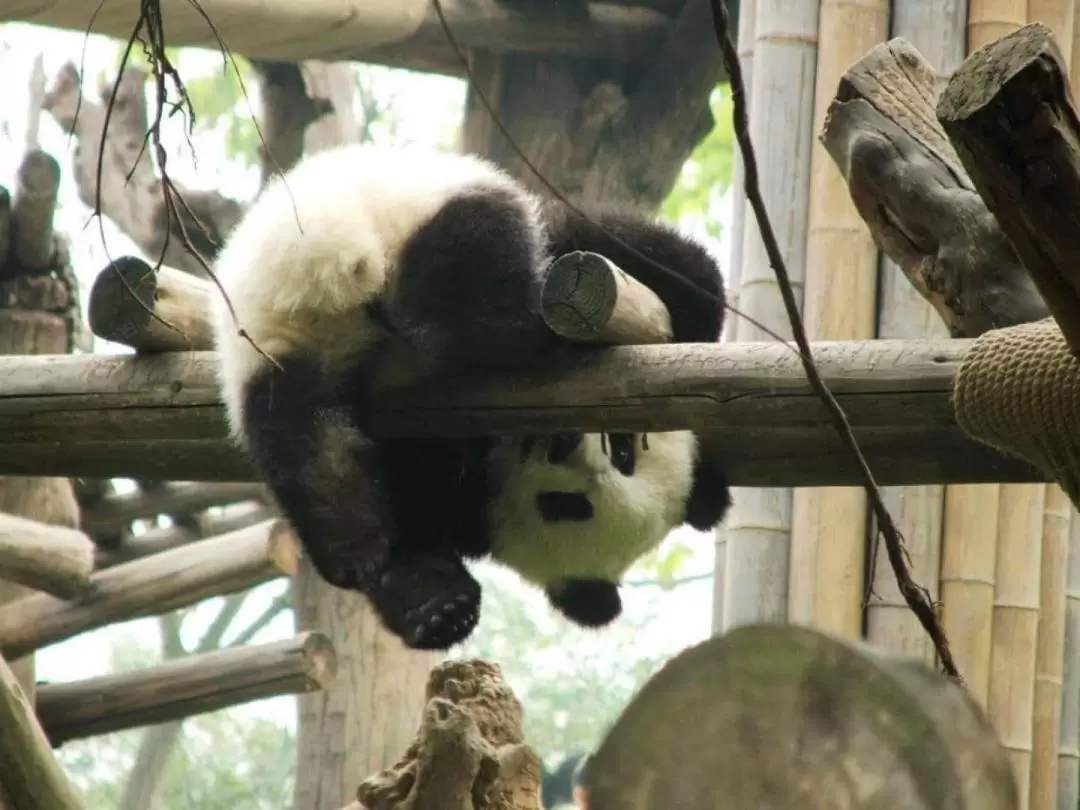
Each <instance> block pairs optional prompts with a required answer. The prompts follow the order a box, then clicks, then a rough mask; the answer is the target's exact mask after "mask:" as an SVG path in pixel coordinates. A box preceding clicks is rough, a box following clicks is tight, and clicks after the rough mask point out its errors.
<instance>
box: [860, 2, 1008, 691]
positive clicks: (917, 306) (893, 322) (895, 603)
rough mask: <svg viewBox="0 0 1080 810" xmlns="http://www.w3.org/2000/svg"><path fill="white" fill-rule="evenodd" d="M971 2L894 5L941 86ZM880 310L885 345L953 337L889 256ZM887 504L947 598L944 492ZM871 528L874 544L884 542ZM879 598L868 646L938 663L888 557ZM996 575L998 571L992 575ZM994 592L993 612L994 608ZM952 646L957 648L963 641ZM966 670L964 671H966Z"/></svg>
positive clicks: (936, 589)
mask: <svg viewBox="0 0 1080 810" xmlns="http://www.w3.org/2000/svg"><path fill="white" fill-rule="evenodd" d="M966 24H967V3H966V2H965V0H959V2H949V3H945V2H942V3H927V2H924V0H893V10H892V30H891V32H890V36H892V37H903V38H904V39H906V40H908V41H909V42H910V43H911V44H912V45H914V46H915V48H917V49H918V50H919V52H920V53H922V55H923V57H925V59H926V60H927V62H929V63H930V65H931V66H932V67H933V68H934V69H935V70H936V71H938V73H939V78H938V84H939V85H940V84H943V81H944V76H945V75H947V74H948V73H950V72H952V70H954V69H955V68H956V66H957V65H959V64H960V62H961V61H963V59H964V40H965V37H966V30H965V26H966ZM878 288H879V290H880V292H879V296H878V297H879V300H880V302H881V303H880V306H879V310H878V328H877V337H879V338H902V339H919V338H945V337H948V329H947V328H946V327H945V324H944V322H943V321H942V320H941V318H940V317H939V316H938V314H937V312H936V311H935V310H934V308H933V306H932V305H931V304H930V303H929V302H928V301H927V300H926V299H925V298H924V297H923V296H922V295H920V294H919V291H918V290H917V289H915V287H913V286H912V285H911V282H909V281H908V279H907V278H906V276H905V275H904V272H903V270H901V268H900V267H899V265H897V264H896V262H894V261H893V260H892V259H890V258H889V257H888V256H886V255H884V254H883V255H882V256H881V263H880V268H879V271H878ZM882 497H883V498H884V500H885V505H886V506H887V507H888V509H889V512H890V514H892V515H893V516H894V518H895V519H896V520H897V521H898V523H899V525H900V528H901V530H902V531H903V532H904V538H905V540H906V541H907V551H908V554H909V555H910V560H911V569H912V576H913V577H914V579H915V581H916V582H918V583H919V584H920V585H922V586H923V587H924V588H926V589H927V590H928V591H929V592H930V596H931V598H932V599H937V598H938V597H939V595H940V592H941V553H942V549H941V543H942V528H943V526H942V523H943V519H944V511H945V489H944V487H942V486H936V485H929V486H915V487H886V488H884V489H883V490H882ZM873 531H874V526H872V527H871V535H870V542H871V543H873V542H876V539H875V535H874V533H873ZM868 573H869V576H870V577H872V580H871V582H872V584H873V589H872V595H871V597H870V602H869V604H868V605H867V609H866V635H867V639H868V640H869V641H871V642H872V643H874V644H875V645H878V646H881V647H883V648H885V649H888V650H891V651H894V652H897V653H903V654H905V655H910V656H913V657H917V658H921V659H922V660H924V661H926V662H927V663H931V664H932V663H934V661H935V658H936V655H935V651H934V646H933V644H932V643H931V642H930V639H929V638H928V637H927V635H926V633H925V631H924V630H923V629H922V627H921V625H920V624H919V621H918V619H917V618H916V617H915V615H914V614H913V613H912V612H911V610H910V609H909V608H908V607H907V603H906V602H905V601H904V599H903V596H902V595H901V594H900V590H899V588H898V587H897V585H896V578H895V576H894V575H893V573H892V569H891V567H890V566H889V562H888V558H887V556H886V555H884V554H882V553H880V549H879V553H878V554H877V555H876V558H875V565H874V569H873V570H872V571H870V572H868ZM992 574H993V569H992V567H991V575H992ZM992 598H993V594H992V591H991V590H989V589H987V610H989V609H990V606H991V604H992ZM949 640H950V643H951V644H952V645H953V647H954V652H955V647H956V642H955V640H954V639H953V638H952V637H950V639H949ZM961 669H962V671H963V667H961Z"/></svg>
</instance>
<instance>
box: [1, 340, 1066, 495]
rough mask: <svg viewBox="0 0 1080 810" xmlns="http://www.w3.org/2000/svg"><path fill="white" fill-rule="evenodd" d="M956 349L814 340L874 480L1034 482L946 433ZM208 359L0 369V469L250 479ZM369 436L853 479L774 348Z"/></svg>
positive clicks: (748, 481)
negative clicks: (710, 459) (572, 450)
mask: <svg viewBox="0 0 1080 810" xmlns="http://www.w3.org/2000/svg"><path fill="white" fill-rule="evenodd" d="M967 346H968V344H967V343H966V342H962V341H943V342H932V341H868V342H865V343H859V342H854V341H853V342H846V343H845V342H841V343H818V344H815V346H814V349H813V351H814V357H815V361H816V363H817V365H818V367H819V369H820V370H821V373H822V375H823V377H824V379H825V381H826V383H827V384H828V385H829V387H830V389H831V390H832V391H833V393H834V395H835V396H836V397H837V399H838V401H839V402H840V404H841V406H842V407H843V408H844V410H845V412H846V414H847V416H848V419H849V421H850V422H851V424H852V426H853V429H854V431H855V435H856V437H857V439H858V440H859V441H860V444H861V446H862V448H863V452H864V453H865V454H867V456H868V460H869V463H870V465H871V467H872V469H873V470H874V472H875V474H876V476H877V477H878V480H879V483H881V484H883V485H890V484H909V483H934V482H943V483H944V482H949V481H1043V480H1045V476H1044V475H1043V474H1042V473H1039V472H1036V471H1034V470H1032V469H1031V468H1030V466H1029V465H1028V464H1026V463H1025V462H1022V461H1018V460H1014V459H1009V458H1006V457H1004V456H1002V455H1001V454H1000V453H998V452H997V451H995V450H992V449H990V448H988V447H986V446H984V445H982V444H981V443H979V442H976V441H974V440H972V439H970V438H968V437H967V436H966V435H965V434H964V433H963V432H962V431H960V430H959V428H958V427H957V426H956V423H955V420H954V418H953V412H952V406H951V404H950V397H951V394H952V386H953V377H954V375H955V373H956V370H957V369H958V368H959V365H960V362H961V360H962V359H963V356H964V352H965V351H966V350H967ZM216 363H217V361H216V356H215V355H213V354H212V353H201V352H193V353H169V354H161V355H150V356H116V355H111V356H109V355H96V356H72V357H68V356H59V355H58V356H53V357H47V358H21V357H0V379H3V380H4V386H3V387H2V388H0V475H3V474H12V473H16V472H17V473H20V474H33V475H41V474H64V475H87V476H92V477H108V476H117V477H119V476H128V477H137V478H158V479H168V478H185V479H188V480H193V479H194V480H204V481H213V480H231V481H237V480H252V479H253V473H252V472H251V469H250V467H249V466H248V464H247V462H246V461H245V460H244V457H243V455H242V454H241V453H240V452H239V451H238V450H237V449H236V448H235V447H234V445H233V444H232V443H231V441H230V440H229V438H228V436H227V429H226V426H225V421H224V415H223V413H222V408H221V405H220V399H219V396H218V390H217V384H216V379H215V375H216ZM374 428H375V432H376V433H378V434H379V435H398V436H400V435H416V436H421V435H425V436H430V435H446V436H455V435H456V436H461V435H476V434H477V433H480V434H488V433H490V434H519V435H520V434H522V433H529V432H533V433H544V432H551V431H553V430H634V431H637V430H642V429H649V430H653V431H656V430H678V429H686V428H693V429H695V430H700V431H702V440H703V452H706V453H710V454H716V457H717V458H718V459H722V463H723V465H724V468H725V469H726V470H727V472H728V476H729V480H730V481H731V482H732V483H733V484H734V485H735V486H774V485H777V484H779V483H783V484H794V485H799V486H831V485H840V484H846V485H852V484H855V483H857V482H858V481H859V478H858V474H857V471H856V469H855V466H854V464H853V462H852V459H851V454H850V451H849V449H848V448H847V447H846V445H844V444H843V443H842V442H841V441H840V439H839V438H838V437H837V436H836V433H835V431H834V430H833V428H832V425H831V424H830V423H829V422H828V420H827V416H826V414H825V411H824V408H823V406H822V404H821V402H820V399H819V398H818V396H817V395H816V394H815V393H814V392H813V390H812V389H811V388H810V386H809V384H808V383H807V381H806V376H805V374H804V372H803V368H802V364H801V362H800V361H799V359H798V357H797V356H796V355H795V354H794V353H793V352H791V351H790V350H789V349H788V348H787V347H786V346H784V345H781V344H777V343H776V342H772V343H763V344H746V343H743V344H727V345H719V344H716V345H708V344H683V345H679V346H637V347H616V348H611V349H604V350H602V351H598V352H596V353H595V355H594V356H591V357H588V358H580V357H579V358H574V359H572V360H566V359H558V360H555V361H552V362H551V363H548V364H546V365H544V366H538V368H537V369H536V370H534V371H530V372H528V373H526V372H525V371H522V372H519V373H517V374H515V375H514V376H513V378H512V379H508V380H501V381H500V380H496V379H488V380H477V381H472V382H467V381H464V380H463V381H462V382H461V384H460V385H455V386H454V387H449V386H448V387H446V388H442V387H440V388H438V390H435V391H430V390H429V391H426V392H424V391H414V392H410V393H402V394H400V395H398V394H395V395H394V396H393V397H391V396H389V395H387V396H384V397H383V399H382V401H381V403H380V406H379V409H378V411H377V413H376V418H375V422H374ZM46 471H51V472H48V473H47V472H46Z"/></svg>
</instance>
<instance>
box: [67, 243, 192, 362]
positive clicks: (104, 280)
mask: <svg viewBox="0 0 1080 810" xmlns="http://www.w3.org/2000/svg"><path fill="white" fill-rule="evenodd" d="M133 293H134V294H133ZM209 308H210V288H209V285H208V284H207V283H206V282H204V281H202V280H201V279H197V278H195V277H194V276H191V275H189V274H188V273H184V272H183V271H180V270H175V269H173V268H171V267H164V266H163V267H158V268H157V270H155V269H154V268H153V267H151V266H150V265H149V264H147V263H146V262H144V261H143V260H142V259H139V258H137V257H135V256H122V257H120V258H119V259H116V260H115V261H113V262H111V263H110V264H109V265H108V266H107V267H106V268H105V269H104V270H102V271H101V273H99V274H98V277H97V278H96V279H95V280H94V286H93V287H92V288H91V289H90V302H89V308H88V309H89V320H90V329H91V331H93V333H94V334H95V335H97V336H98V337H101V338H104V339H105V340H110V341H113V342H114V343H122V344H123V345H125V346H130V347H131V348H133V349H135V350H136V351H138V352H169V351H186V350H192V351H199V350H207V349H212V348H213V336H212V333H211V324H210V319H209V317H207V313H208V312H209Z"/></svg>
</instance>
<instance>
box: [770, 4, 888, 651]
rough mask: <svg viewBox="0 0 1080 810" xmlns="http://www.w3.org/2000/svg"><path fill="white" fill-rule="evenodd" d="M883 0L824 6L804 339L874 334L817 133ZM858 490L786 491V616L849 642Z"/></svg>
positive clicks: (860, 257) (877, 36) (856, 251)
mask: <svg viewBox="0 0 1080 810" xmlns="http://www.w3.org/2000/svg"><path fill="white" fill-rule="evenodd" d="M889 5H890V3H889V0H864V2H860V3H850V2H846V0H823V2H822V4H821V13H820V17H819V20H818V41H819V42H827V43H829V47H828V48H819V49H818V54H817V59H818V61H817V76H816V79H817V87H816V90H815V93H814V98H815V101H814V108H815V109H814V121H813V131H812V137H811V141H812V142H813V148H812V152H811V157H810V213H809V225H808V228H807V231H808V234H807V243H806V288H805V292H804V294H803V310H804V312H805V318H806V330H807V335H808V336H809V338H810V339H811V340H858V339H864V338H872V337H873V336H874V307H875V304H876V293H877V290H876V287H877V279H876V276H877V263H878V251H877V247H876V246H875V245H874V242H873V239H872V238H871V236H870V232H869V231H868V230H867V229H866V224H865V223H864V222H863V220H862V218H861V217H860V216H859V213H858V211H856V210H855V204H854V203H853V202H852V200H851V194H850V192H849V191H848V188H847V183H846V182H845V180H844V177H843V176H842V175H841V174H840V170H839V169H838V168H837V166H836V164H835V163H834V162H833V160H832V158H830V157H829V153H828V152H827V151H826V150H825V147H824V146H823V145H822V144H821V142H820V141H819V140H818V139H817V137H816V135H817V133H818V132H820V131H821V128H822V126H823V124H824V122H825V114H826V111H827V110H828V107H829V105H830V104H831V103H832V100H833V98H834V97H835V95H836V85H837V83H838V82H839V81H840V77H841V76H843V74H844V72H845V71H846V70H847V69H848V68H849V67H850V66H851V64H852V63H853V62H856V61H858V60H859V59H861V58H862V56H863V55H864V54H865V53H866V52H867V51H868V50H870V49H871V48H872V47H873V46H874V45H876V44H878V43H879V42H881V41H882V40H884V39H885V37H886V35H887V34H888V31H889ZM866 517H867V515H866V492H865V490H863V489H862V488H861V487H819V488H813V489H811V488H805V487H804V488H799V489H796V490H795V494H794V498H793V507H792V535H791V567H790V576H789V589H790V592H789V596H788V599H789V602H788V616H789V618H790V619H791V620H792V621H794V622H798V623H801V624H811V625H814V626H816V627H819V628H820V629H822V630H825V631H826V632H831V633H836V634H839V635H842V636H848V637H851V638H859V637H860V636H861V635H862V625H863V620H862V603H863V591H864V589H865V576H866Z"/></svg>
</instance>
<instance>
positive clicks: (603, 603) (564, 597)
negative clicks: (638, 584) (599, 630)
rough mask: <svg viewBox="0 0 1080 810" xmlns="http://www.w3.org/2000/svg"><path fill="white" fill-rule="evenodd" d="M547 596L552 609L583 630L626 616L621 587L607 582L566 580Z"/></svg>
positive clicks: (547, 590) (548, 591)
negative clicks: (623, 609) (623, 611)
mask: <svg viewBox="0 0 1080 810" xmlns="http://www.w3.org/2000/svg"><path fill="white" fill-rule="evenodd" d="M545 593H546V594H547V598H548V601H549V602H550V603H551V605H552V607H554V608H555V609H556V610H558V611H559V612H560V613H561V614H563V615H564V616H565V617H566V618H568V619H569V620H570V621H572V622H574V623H575V624H578V625H581V626H582V627H603V626H605V625H608V624H611V622H613V621H615V620H616V619H617V618H619V615H620V614H621V613H622V599H621V598H620V597H619V586H618V584H617V583H615V582H611V581H609V580H606V579H564V580H561V581H560V582H558V583H556V584H554V585H549V586H548V587H547V589H546V590H545Z"/></svg>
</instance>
